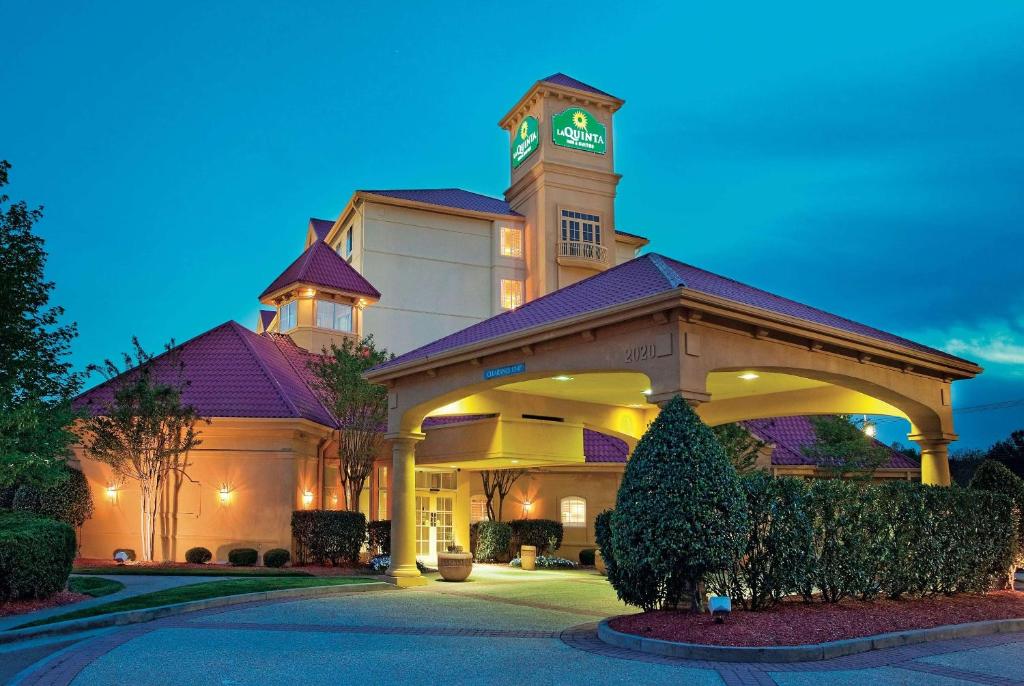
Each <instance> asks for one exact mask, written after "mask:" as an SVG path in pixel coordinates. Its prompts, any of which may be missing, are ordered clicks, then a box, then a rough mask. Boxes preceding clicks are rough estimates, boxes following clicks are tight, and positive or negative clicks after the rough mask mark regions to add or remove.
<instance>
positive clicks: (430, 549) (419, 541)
mask: <svg viewBox="0 0 1024 686" xmlns="http://www.w3.org/2000/svg"><path fill="white" fill-rule="evenodd" d="M454 502H455V499H454V498H453V497H452V496H448V495H417V496H416V555H418V556H419V557H424V558H427V559H430V560H436V559H437V554H438V553H441V552H445V551H447V550H448V546H449V545H450V544H451V543H453V542H454V540H455V528H454V522H453V520H452V510H453V505H454Z"/></svg>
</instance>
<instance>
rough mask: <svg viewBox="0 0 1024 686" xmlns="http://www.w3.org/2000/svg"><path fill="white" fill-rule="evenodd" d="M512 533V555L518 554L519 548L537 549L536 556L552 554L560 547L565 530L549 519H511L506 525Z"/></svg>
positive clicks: (559, 524)
mask: <svg viewBox="0 0 1024 686" xmlns="http://www.w3.org/2000/svg"><path fill="white" fill-rule="evenodd" d="M508 525H509V527H510V529H511V533H512V550H511V551H510V552H511V553H512V555H518V554H519V548H520V546H524V545H532V546H536V547H537V555H546V554H548V553H553V552H555V551H556V550H558V549H559V548H561V547H562V536H563V535H564V534H565V529H564V527H563V526H562V523H561V522H556V521H554V520H551V519H513V520H512V521H510V522H509V523H508Z"/></svg>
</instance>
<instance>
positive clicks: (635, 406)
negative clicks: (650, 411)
mask: <svg viewBox="0 0 1024 686" xmlns="http://www.w3.org/2000/svg"><path fill="white" fill-rule="evenodd" d="M627 407H632V408H633V409H637V408H640V407H643V405H641V404H640V403H630V404H629V405H628V406H627Z"/></svg>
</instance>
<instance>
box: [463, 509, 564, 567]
mask: <svg viewBox="0 0 1024 686" xmlns="http://www.w3.org/2000/svg"><path fill="white" fill-rule="evenodd" d="M563 535H564V528H563V527H562V523H561V522H556V521H553V520H550V519H514V520H512V521H510V522H493V521H490V520H484V521H481V522H477V523H475V524H473V525H472V526H471V527H470V531H469V544H470V550H471V551H472V553H473V557H475V558H476V559H477V560H478V561H480V562H496V561H505V560H511V559H513V558H516V557H519V548H520V547H521V546H524V545H532V546H535V547H536V548H537V555H538V556H539V555H549V554H551V553H553V552H555V551H556V550H558V549H559V548H560V547H561V546H562V536H563Z"/></svg>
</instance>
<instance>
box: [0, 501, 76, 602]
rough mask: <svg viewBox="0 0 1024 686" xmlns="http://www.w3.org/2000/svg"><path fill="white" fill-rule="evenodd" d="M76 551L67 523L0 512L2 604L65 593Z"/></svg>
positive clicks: (29, 515) (23, 514)
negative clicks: (63, 590)
mask: <svg viewBox="0 0 1024 686" xmlns="http://www.w3.org/2000/svg"><path fill="white" fill-rule="evenodd" d="M75 549H76V544H75V531H74V529H72V528H71V527H70V526H69V525H68V524H65V523H64V522H58V521H56V520H53V519H49V518H47V517H40V516H37V515H33V514H28V513H24V512H0V601H4V600H16V599H19V598H46V597H48V596H51V595H53V594H54V593H56V592H57V591H60V590H62V589H63V588H64V587H65V585H66V584H67V582H68V576H69V575H70V574H71V565H72V563H73V562H74V559H75Z"/></svg>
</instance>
